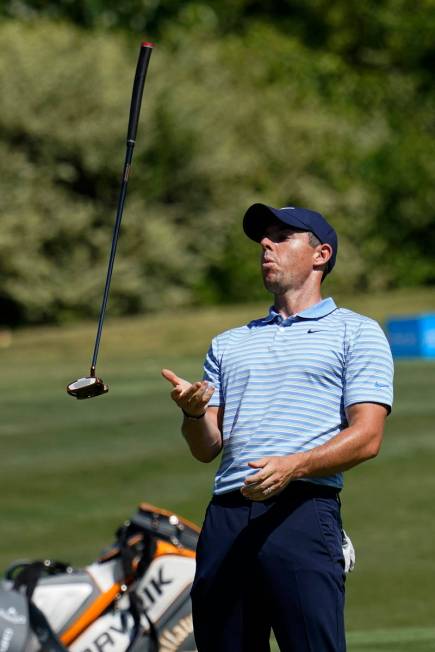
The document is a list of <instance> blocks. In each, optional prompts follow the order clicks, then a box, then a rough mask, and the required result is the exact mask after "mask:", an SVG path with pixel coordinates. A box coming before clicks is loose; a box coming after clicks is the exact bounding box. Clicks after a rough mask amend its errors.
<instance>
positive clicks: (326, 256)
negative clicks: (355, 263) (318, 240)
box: [313, 242, 332, 267]
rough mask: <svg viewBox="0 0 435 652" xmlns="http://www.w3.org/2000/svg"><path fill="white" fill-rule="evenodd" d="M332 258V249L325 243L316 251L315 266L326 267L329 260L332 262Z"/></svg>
mask: <svg viewBox="0 0 435 652" xmlns="http://www.w3.org/2000/svg"><path fill="white" fill-rule="evenodd" d="M331 256H332V247H331V245H330V244H328V243H326V242H325V243H324V244H321V245H318V246H317V247H316V250H315V252H314V261H313V262H314V265H316V267H317V266H319V267H320V266H321V265H326V263H327V262H328V260H330V258H331Z"/></svg>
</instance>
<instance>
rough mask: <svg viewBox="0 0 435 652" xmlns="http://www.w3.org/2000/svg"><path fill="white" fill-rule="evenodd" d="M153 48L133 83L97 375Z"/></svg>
mask: <svg viewBox="0 0 435 652" xmlns="http://www.w3.org/2000/svg"><path fill="white" fill-rule="evenodd" d="M152 49H153V44H152V43H142V44H141V48H140V52H139V58H138V61H137V66H136V74H135V77H134V83H133V92H132V96H131V104H130V118H129V121H128V130H127V151H126V154H125V162H124V169H123V172H122V179H121V188H120V191H119V197H118V208H117V211H116V219H115V226H114V227H113V236H112V247H111V250H110V256H109V263H108V267H107V276H106V284H105V286H104V293H103V300H102V302H101V308H100V315H99V318H98V327H97V336H96V338H95V346H94V353H93V356H92V362H91V376H92V377H95V369H96V366H97V358H98V351H99V348H100V340H101V333H102V331H103V322H104V316H105V314H106V307H107V301H108V298H109V290H110V282H111V280H112V272H113V264H114V261H115V254H116V247H117V244H118V238H119V229H120V227H121V220H122V213H123V210H124V202H125V197H126V194H127V184H128V176H129V173H130V167H131V160H132V158H133V149H134V146H135V143H136V132H137V125H138V122H139V114H140V107H141V103H142V95H143V88H144V84H145V77H146V74H147V70H148V64H149V60H150V57H151V52H152Z"/></svg>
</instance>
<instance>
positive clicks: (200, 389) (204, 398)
mask: <svg viewBox="0 0 435 652" xmlns="http://www.w3.org/2000/svg"><path fill="white" fill-rule="evenodd" d="M173 391H176V390H173ZM213 392H214V387H213V385H209V383H208V382H207V381H206V380H203V381H198V382H196V383H193V384H192V385H191V386H190V387H189V388H188V389H186V390H185V391H182V392H181V393H180V394H178V396H177V398H176V401H177V404H178V405H179V407H181V408H183V410H185V411H186V412H188V413H189V414H194V415H195V414H202V413H203V412H204V411H205V410H206V408H207V404H208V402H209V401H210V399H211V397H212V395H213Z"/></svg>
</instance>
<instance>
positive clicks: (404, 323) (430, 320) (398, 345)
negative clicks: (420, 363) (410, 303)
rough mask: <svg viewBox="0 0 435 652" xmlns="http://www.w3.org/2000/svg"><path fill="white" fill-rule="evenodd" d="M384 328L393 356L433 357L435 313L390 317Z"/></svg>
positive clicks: (434, 350)
mask: <svg viewBox="0 0 435 652" xmlns="http://www.w3.org/2000/svg"><path fill="white" fill-rule="evenodd" d="M386 330H387V337H388V340H389V342H390V346H391V350H392V352H393V356H394V357H395V358H414V357H419V358H435V313H431V314H425V315H413V316H409V317H392V318H391V319H389V320H388V321H387V323H386Z"/></svg>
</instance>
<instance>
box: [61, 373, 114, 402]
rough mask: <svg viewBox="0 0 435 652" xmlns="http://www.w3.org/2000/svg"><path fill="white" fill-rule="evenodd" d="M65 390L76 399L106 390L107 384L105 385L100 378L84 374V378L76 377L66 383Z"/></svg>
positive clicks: (103, 392)
mask: <svg viewBox="0 0 435 652" xmlns="http://www.w3.org/2000/svg"><path fill="white" fill-rule="evenodd" d="M66 391H67V392H68V394H70V395H71V396H75V398H78V399H84V398H94V396H100V394H105V393H106V392H108V391H109V385H105V384H104V382H103V381H102V380H101V378H96V377H95V376H86V378H78V379H77V380H75V381H74V382H72V383H70V384H69V385H67V388H66Z"/></svg>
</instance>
